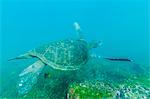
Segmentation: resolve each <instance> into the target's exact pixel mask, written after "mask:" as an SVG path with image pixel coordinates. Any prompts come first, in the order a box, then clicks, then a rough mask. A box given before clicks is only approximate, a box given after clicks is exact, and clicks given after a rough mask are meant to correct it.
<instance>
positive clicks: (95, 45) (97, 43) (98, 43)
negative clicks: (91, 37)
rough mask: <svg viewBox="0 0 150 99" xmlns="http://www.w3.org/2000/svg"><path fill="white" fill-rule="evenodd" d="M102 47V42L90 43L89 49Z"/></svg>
mask: <svg viewBox="0 0 150 99" xmlns="http://www.w3.org/2000/svg"><path fill="white" fill-rule="evenodd" d="M101 45H102V42H101V41H92V42H90V43H89V49H92V48H97V47H99V46H101Z"/></svg>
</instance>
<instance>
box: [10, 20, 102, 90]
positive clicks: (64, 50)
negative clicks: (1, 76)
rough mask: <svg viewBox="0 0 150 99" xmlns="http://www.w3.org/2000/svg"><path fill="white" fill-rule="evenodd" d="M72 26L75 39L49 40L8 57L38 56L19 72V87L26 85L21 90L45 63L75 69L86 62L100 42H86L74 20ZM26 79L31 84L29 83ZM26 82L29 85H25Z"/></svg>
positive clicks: (35, 76)
mask: <svg viewBox="0 0 150 99" xmlns="http://www.w3.org/2000/svg"><path fill="white" fill-rule="evenodd" d="M74 26H75V30H76V32H77V35H78V38H77V39H66V40H60V41H54V42H50V43H47V44H45V45H42V46H40V47H38V48H35V49H33V50H30V51H28V52H27V53H25V54H23V55H20V56H18V57H16V58H13V59H10V60H15V59H28V58H33V57H36V58H38V61H36V62H35V63H33V64H32V65H30V66H29V67H27V68H26V69H25V70H24V71H23V72H21V73H20V74H19V76H20V77H21V80H20V81H19V84H18V85H19V86H20V87H22V86H23V85H24V86H25V87H26V86H28V88H25V87H23V90H27V89H30V88H29V86H30V87H31V85H32V84H34V83H35V82H36V79H37V76H38V75H39V73H40V72H41V71H42V69H43V68H44V66H45V65H48V66H50V67H52V68H53V69H58V70H63V71H67V70H77V69H79V68H80V67H81V66H83V65H84V64H86V63H87V61H88V59H89V56H90V55H89V50H90V49H92V48H96V47H98V46H99V45H100V44H101V42H100V41H97V42H91V43H88V42H87V41H86V40H84V39H83V36H82V33H81V29H80V26H79V24H78V23H77V22H75V23H74ZM31 74H32V75H31ZM28 81H30V83H32V84H29V83H28ZM26 83H28V84H29V85H25V84H26ZM21 93H22V92H21ZM23 93H24V92H23Z"/></svg>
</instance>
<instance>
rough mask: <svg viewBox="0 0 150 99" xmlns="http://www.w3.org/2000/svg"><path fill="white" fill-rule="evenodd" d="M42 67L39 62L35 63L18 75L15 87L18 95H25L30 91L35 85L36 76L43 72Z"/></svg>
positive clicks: (42, 64)
mask: <svg viewBox="0 0 150 99" xmlns="http://www.w3.org/2000/svg"><path fill="white" fill-rule="evenodd" d="M44 65H45V64H44V63H43V62H42V61H41V60H39V61H36V62H35V63H33V64H32V65H30V66H29V67H27V68H26V69H24V71H23V72H21V73H20V74H19V81H18V86H17V87H18V93H19V95H23V94H26V93H28V92H29V91H30V90H31V88H32V86H33V85H34V84H36V82H37V78H38V75H39V74H40V73H41V71H42V70H43V68H44Z"/></svg>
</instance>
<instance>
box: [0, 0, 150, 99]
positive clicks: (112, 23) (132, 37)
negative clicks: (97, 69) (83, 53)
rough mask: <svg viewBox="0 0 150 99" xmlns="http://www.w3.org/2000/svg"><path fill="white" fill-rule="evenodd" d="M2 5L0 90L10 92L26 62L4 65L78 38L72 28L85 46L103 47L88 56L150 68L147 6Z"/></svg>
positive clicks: (52, 0)
mask: <svg viewBox="0 0 150 99" xmlns="http://www.w3.org/2000/svg"><path fill="white" fill-rule="evenodd" d="M0 4H1V13H0V16H1V20H0V23H1V33H0V36H1V37H0V56H1V57H0V70H1V77H0V79H1V80H0V84H1V86H4V85H7V88H8V90H9V84H6V83H9V81H10V80H12V79H13V78H14V79H15V77H17V75H18V74H19V73H20V72H21V71H22V70H23V69H24V68H25V67H26V66H27V65H29V64H30V62H28V61H23V62H22V61H19V62H18V61H13V62H8V61H7V60H8V59H10V58H12V57H15V56H18V55H20V54H22V53H24V52H26V51H28V50H30V49H33V48H35V47H37V46H39V45H41V44H44V43H46V42H49V41H55V40H60V39H66V38H77V35H76V31H75V30H74V27H73V23H74V22H78V23H79V24H80V26H81V28H82V31H83V33H84V36H85V39H86V40H88V41H91V40H100V41H102V42H103V44H102V46H101V47H99V48H97V49H94V50H93V51H92V53H94V54H96V55H100V56H102V57H115V58H116V57H117V58H118V57H119V58H130V59H133V61H134V63H137V64H140V65H142V66H150V58H149V55H150V52H149V50H150V49H149V43H150V41H149V27H148V25H149V24H148V21H149V20H148V17H149V13H148V0H2V1H1V3H0ZM31 63H32V62H31ZM110 69H111V68H110ZM14 82H15V81H14ZM6 97H7V96H6Z"/></svg>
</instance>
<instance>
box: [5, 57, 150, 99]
mask: <svg viewBox="0 0 150 99" xmlns="http://www.w3.org/2000/svg"><path fill="white" fill-rule="evenodd" d="M45 74H47V75H46V76H45ZM15 90H17V89H15ZM8 92H9V91H8ZM9 93H10V92H9ZM14 94H15V95H14V97H16V98H34V99H35V98H37V99H38V98H39V99H149V98H150V73H149V68H148V67H143V66H140V65H137V64H134V63H131V62H112V61H108V60H105V59H98V58H92V59H90V61H89V62H88V63H87V64H86V65H84V66H83V67H82V68H80V69H79V70H77V71H59V70H53V69H51V68H50V67H48V66H47V67H46V68H44V70H43V72H42V73H41V74H40V75H39V77H38V80H37V83H36V84H35V85H34V86H33V87H32V89H31V90H30V92H28V93H26V94H22V95H18V94H17V91H14ZM11 95H12V94H10V96H8V95H7V92H6V94H5V95H3V98H4V97H5V98H10V97H11Z"/></svg>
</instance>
